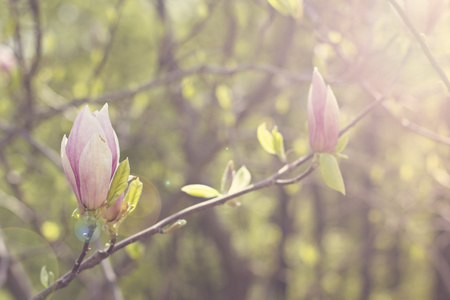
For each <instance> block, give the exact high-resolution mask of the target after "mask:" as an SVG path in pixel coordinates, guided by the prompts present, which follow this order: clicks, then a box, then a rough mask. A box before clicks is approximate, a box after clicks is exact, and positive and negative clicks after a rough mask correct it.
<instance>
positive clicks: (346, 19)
mask: <svg viewBox="0 0 450 300" xmlns="http://www.w3.org/2000/svg"><path fill="white" fill-rule="evenodd" d="M270 2H272V4H273V5H274V6H275V7H276V3H275V2H283V1H275V0H274V1H270ZM293 2H295V1H293ZM274 3H275V4H274ZM402 3H403V2H402ZM405 3H406V4H408V5H412V6H414V5H422V7H421V8H419V9H418V10H417V11H416V12H418V13H416V14H412V13H411V14H410V15H409V16H410V18H411V21H412V23H413V25H414V26H416V28H417V30H419V32H421V33H423V35H422V36H423V38H424V39H425V41H426V43H427V45H428V47H429V48H430V50H431V52H432V53H433V55H434V57H435V59H436V60H437V62H438V64H439V66H440V67H441V68H442V69H443V70H444V72H446V73H449V72H450V60H449V57H450V52H449V49H450V39H449V38H448V32H449V28H450V19H449V15H448V10H449V7H448V4H447V3H446V2H445V1H440V0H435V1H419V0H417V1H406V0H405ZM297 4H298V6H296V7H295V9H294V10H292V14H290V15H289V14H282V13H280V12H279V11H277V10H276V9H274V7H273V6H271V4H270V3H269V2H268V1H267V0H248V1H242V0H166V1H163V0H134V1H131V0H128V1H127V0H114V1H105V0H98V1H95V2H92V1H91V2H90V1H83V0H68V1H60V0H45V1H38V0H9V1H7V0H0V42H1V45H2V47H4V48H8V49H10V50H13V52H14V57H15V66H14V67H12V68H6V67H2V69H1V70H0V178H1V180H0V226H1V229H2V231H1V239H0V241H1V242H0V286H1V290H0V298H1V299H5V300H6V299H27V298H28V297H30V295H31V294H35V293H37V292H38V291H39V290H41V289H43V286H42V285H41V283H40V281H39V272H40V270H41V267H42V266H43V265H45V266H46V268H47V270H48V271H52V272H53V273H55V276H56V278H58V277H59V276H60V275H62V274H64V273H65V272H67V271H68V270H69V269H70V268H71V266H72V265H73V262H74V260H75V259H76V257H77V256H78V254H79V251H80V250H81V248H82V243H81V242H80V241H79V240H78V239H77V238H76V237H75V234H74V233H73V227H74V224H75V222H76V220H74V219H73V218H71V217H70V215H71V213H72V211H73V210H74V209H75V208H76V200H75V197H74V196H73V195H72V192H71V190H70V188H69V185H68V183H67V181H66V178H65V176H64V173H63V172H62V169H61V163H60V161H59V149H60V143H61V139H62V136H63V135H64V134H68V133H69V132H70V129H71V126H72V122H73V120H74V118H75V116H76V114H77V113H78V112H79V110H80V109H81V108H82V107H83V106H84V105H86V104H88V105H89V106H90V108H91V110H94V109H99V108H101V106H103V104H104V103H105V102H107V103H109V112H110V116H111V120H112V123H113V126H114V128H115V130H116V132H117V135H118V137H119V141H120V147H121V159H124V158H125V157H128V158H129V160H130V163H131V169H132V173H134V174H138V175H139V176H141V178H145V179H147V182H146V187H145V189H146V190H145V191H144V196H143V198H142V199H141V202H140V204H139V206H138V209H137V210H136V211H135V212H134V213H133V214H134V215H135V216H134V217H133V216H130V217H129V218H128V219H127V221H126V222H125V223H124V224H123V225H122V228H121V229H122V230H121V234H122V236H121V237H120V238H123V237H125V236H128V235H131V234H133V233H135V232H137V231H139V230H142V229H144V228H146V227H148V226H150V225H152V224H154V223H155V222H156V220H157V218H158V217H159V218H162V217H165V216H168V215H170V214H172V213H174V212H176V211H178V210H180V209H182V208H184V207H187V206H190V205H193V204H195V203H197V202H198V201H201V200H199V199H195V198H193V197H190V196H187V195H185V194H183V193H181V192H180V188H181V187H182V186H183V185H186V184H192V183H201V184H207V185H210V186H213V187H216V188H219V187H220V180H221V179H220V178H221V175H222V172H223V170H224V169H225V167H226V165H227V163H228V161H229V160H233V161H234V162H235V165H236V167H239V166H241V165H245V166H247V168H248V169H249V170H250V172H251V173H252V181H253V182H256V181H259V180H262V179H264V178H266V177H268V176H269V175H270V174H272V173H273V172H275V171H276V170H277V169H279V168H280V167H281V166H282V165H281V163H280V162H279V161H278V160H277V159H276V158H275V157H274V156H271V155H269V154H267V153H266V152H265V151H264V150H263V149H262V148H261V147H260V145H259V144H258V141H257V138H256V128H257V127H258V125H259V124H261V123H262V122H263V121H266V122H267V123H268V124H269V126H273V125H274V124H276V125H277V126H278V128H279V130H280V132H281V133H282V134H283V135H284V140H285V148H286V149H291V151H290V153H289V155H288V160H290V161H293V160H294V159H296V158H298V157H300V156H302V155H306V154H308V153H309V151H310V150H309V145H308V136H307V124H306V123H307V122H306V99H307V93H308V89H309V84H310V79H311V74H312V70H313V67H314V66H317V67H318V68H319V70H320V72H321V73H322V74H323V75H324V77H325V79H326V81H327V82H328V83H329V84H330V85H331V86H332V88H333V90H334V92H335V94H336V97H337V99H338V102H339V105H340V107H341V119H342V126H344V125H345V124H347V122H348V121H350V120H351V119H352V118H353V117H354V116H356V115H357V114H358V113H359V112H360V111H361V110H362V109H364V107H366V106H367V105H369V104H370V103H373V102H374V101H375V99H376V98H380V97H385V98H386V100H385V101H384V102H383V104H382V105H379V106H377V107H376V108H374V109H373V110H372V111H371V112H370V113H369V114H368V115H367V116H366V117H365V118H363V120H362V121H361V122H360V123H358V124H357V126H356V127H354V128H353V129H351V131H350V143H349V145H348V147H347V149H346V150H345V153H346V154H347V155H348V156H349V159H348V160H344V161H342V162H341V171H342V173H343V176H344V180H345V183H346V189H347V195H346V196H342V195H341V194H339V193H337V192H335V191H332V190H330V189H329V188H327V187H326V186H325V184H324V183H323V181H322V180H321V178H320V174H319V172H315V173H313V174H312V175H311V176H309V177H308V178H307V179H306V180H304V181H303V182H302V183H299V184H295V185H291V186H285V187H272V188H269V189H265V190H261V191H256V192H253V193H250V194H248V195H245V196H243V197H242V198H241V199H239V201H241V202H242V206H240V207H239V208H233V207H230V206H221V207H217V208H215V209H210V210H207V211H204V212H200V213H196V214H194V215H191V216H189V217H188V218H187V226H185V227H184V228H182V229H180V230H178V231H177V232H175V233H174V234H172V235H157V236H153V237H150V238H148V239H146V240H143V241H141V242H138V243H136V244H133V245H130V246H128V247H127V248H126V251H119V252H117V253H115V254H114V255H113V256H112V257H111V258H110V261H109V262H105V263H104V264H102V265H101V266H97V267H95V268H94V269H92V270H88V271H86V272H83V273H81V274H80V275H79V276H78V279H77V280H75V281H74V282H72V283H71V284H70V285H69V286H68V287H67V288H65V289H62V290H60V291H57V292H56V293H55V294H54V295H53V299H120V294H122V295H123V296H124V298H125V299H138V300H139V299H217V300H221V299H224V300H225V299H249V300H250V299H346V300H347V299H350V300H351V299H361V300H363V299H370V300H390V299H450V234H449V228H450V223H449V222H450V206H449V201H448V200H449V197H448V195H449V188H450V176H449V174H448V172H447V170H448V169H449V168H450V163H449V161H450V151H449V150H450V147H449V146H450V143H449V139H448V138H445V136H450V132H449V123H450V121H449V120H450V119H449V117H448V116H449V113H450V107H449V103H450V102H449V97H448V93H449V91H448V87H445V85H444V84H443V81H442V78H441V77H439V76H438V74H437V72H436V70H435V69H434V68H433V66H432V65H431V64H430V63H429V61H428V60H427V58H426V56H425V55H424V54H423V52H422V50H421V48H420V46H419V44H418V43H417V41H416V40H415V39H414V37H413V36H412V34H411V33H410V32H409V30H408V28H407V27H406V26H405V25H403V23H402V20H401V19H400V17H399V16H398V14H397V13H396V12H395V10H394V9H393V7H392V6H391V5H390V4H389V1H375V0H351V1H348V0H345V1H344V0H336V1H326V0H315V1H312V0H305V1H304V2H301V1H297ZM427 4H428V5H429V6H430V7H431V8H430V7H427ZM437 4H441V5H443V6H442V7H443V9H440V7H439V6H438V5H437ZM433 5H436V6H433ZM404 7H407V6H404ZM433 7H434V8H433ZM423 20H432V21H433V22H431V23H432V24H431V25H430V26H428V27H424V25H423V24H424V21H423ZM424 128H426V129H427V130H428V131H425V133H426V134H425V135H427V136H428V137H427V136H424V135H423V134H418V133H424V131H423V129H424ZM430 135H431V137H432V138H433V139H430ZM158 194H159V196H158ZM159 199H160V201H159ZM159 208H161V211H159ZM138 210H141V213H139V211H138ZM106 242H107V238H106V235H105V234H103V236H102V241H101V243H98V244H96V245H93V246H92V248H102V247H103V244H104V243H106ZM111 265H112V267H113V268H114V271H115V274H116V276H117V278H116V279H115V280H111V279H110V278H109V279H108V278H107V277H106V276H105V272H107V271H106V270H107V268H108V267H111Z"/></svg>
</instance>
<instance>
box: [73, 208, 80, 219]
mask: <svg viewBox="0 0 450 300" xmlns="http://www.w3.org/2000/svg"><path fill="white" fill-rule="evenodd" d="M72 218H75V219H77V220H78V219H79V218H80V212H79V211H78V208H75V210H74V211H73V212H72Z"/></svg>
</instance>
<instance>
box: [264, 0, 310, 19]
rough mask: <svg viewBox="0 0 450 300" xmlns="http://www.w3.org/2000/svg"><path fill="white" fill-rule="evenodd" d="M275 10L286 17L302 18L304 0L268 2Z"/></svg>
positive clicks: (274, 0) (270, 0) (275, 0)
mask: <svg viewBox="0 0 450 300" xmlns="http://www.w3.org/2000/svg"><path fill="white" fill-rule="evenodd" d="M267 1H268V2H269V3H270V5H272V7H273V8H275V9H276V10H277V11H278V12H279V13H281V14H282V15H285V16H289V15H290V16H293V17H296V18H299V17H301V15H302V12H303V0H267Z"/></svg>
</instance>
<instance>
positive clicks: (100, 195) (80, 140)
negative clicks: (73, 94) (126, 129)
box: [61, 104, 119, 214]
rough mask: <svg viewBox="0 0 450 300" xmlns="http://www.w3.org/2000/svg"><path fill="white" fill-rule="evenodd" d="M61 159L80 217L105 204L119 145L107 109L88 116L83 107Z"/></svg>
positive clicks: (62, 143)
mask: <svg viewBox="0 0 450 300" xmlns="http://www.w3.org/2000/svg"><path fill="white" fill-rule="evenodd" d="M61 159H62V164H63V168H64V172H65V173H66V177H67V179H68V181H69V184H70V186H71V188H72V190H73V192H74V194H75V197H76V198H77V201H78V209H79V212H80V213H81V214H83V213H84V211H85V210H86V209H87V210H95V209H98V208H99V207H101V206H102V205H103V204H105V202H106V198H107V196H108V191H109V186H110V182H111V180H112V178H113V176H114V172H115V171H116V169H117V166H118V162H119V142H118V140H117V136H116V133H115V131H114V129H113V127H112V125H111V121H110V120H109V114H108V105H107V104H105V105H104V106H103V108H102V109H101V110H100V111H95V112H93V113H90V111H89V107H88V106H87V105H86V106H85V107H84V108H83V109H82V110H81V112H80V113H79V114H78V116H77V117H76V119H75V122H74V123H73V126H72V130H71V131H70V134H69V138H66V136H65V135H64V137H63V139H62V142H61Z"/></svg>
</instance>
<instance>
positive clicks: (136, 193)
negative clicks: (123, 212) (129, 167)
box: [123, 177, 143, 214]
mask: <svg viewBox="0 0 450 300" xmlns="http://www.w3.org/2000/svg"><path fill="white" fill-rule="evenodd" d="M142 188H143V184H142V182H141V181H140V180H139V177H136V179H135V180H133V181H132V182H131V183H130V185H129V187H128V191H127V194H126V195H125V199H124V200H123V202H124V203H129V206H128V207H129V208H128V212H127V214H129V213H131V212H132V211H133V210H134V209H135V208H136V206H137V203H138V202H139V198H141V194H142Z"/></svg>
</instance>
